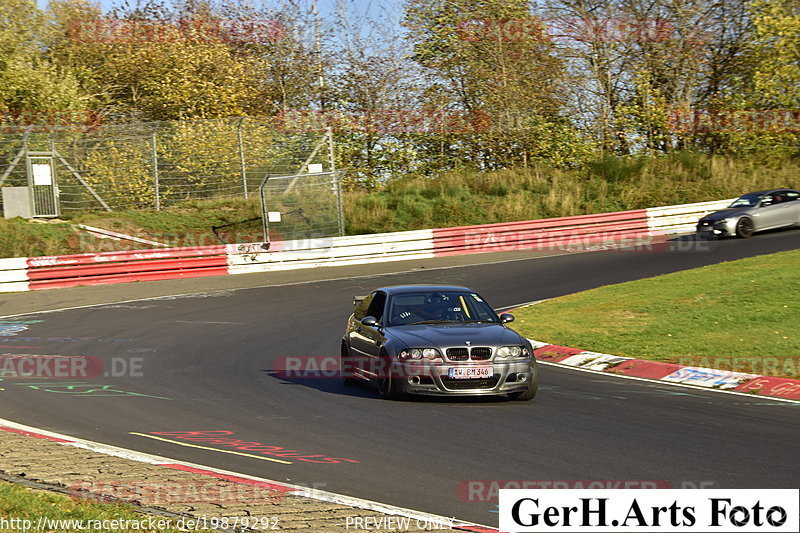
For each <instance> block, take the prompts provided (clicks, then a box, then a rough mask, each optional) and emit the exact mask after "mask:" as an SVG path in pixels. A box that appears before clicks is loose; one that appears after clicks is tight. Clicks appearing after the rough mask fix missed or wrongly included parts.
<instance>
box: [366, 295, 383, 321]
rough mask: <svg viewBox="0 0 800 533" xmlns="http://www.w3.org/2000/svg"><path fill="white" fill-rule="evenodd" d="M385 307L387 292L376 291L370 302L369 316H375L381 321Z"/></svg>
mask: <svg viewBox="0 0 800 533" xmlns="http://www.w3.org/2000/svg"><path fill="white" fill-rule="evenodd" d="M384 307H386V294H384V293H382V292H376V293H375V294H374V297H373V298H372V301H371V302H370V304H369V307H368V308H367V316H374V317H375V318H377V319H378V321H379V322H380V320H381V319H382V318H383V308H384Z"/></svg>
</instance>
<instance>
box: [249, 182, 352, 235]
mask: <svg viewBox="0 0 800 533" xmlns="http://www.w3.org/2000/svg"><path fill="white" fill-rule="evenodd" d="M259 193H260V196H261V216H262V221H263V230H264V240H265V241H267V242H271V241H288V240H295V241H300V240H313V239H320V238H324V237H332V236H334V235H344V218H343V216H342V186H341V176H340V175H339V173H337V172H323V173H319V174H307V175H294V176H274V177H268V178H266V179H265V180H264V181H263V183H262V184H261V186H260V187H259Z"/></svg>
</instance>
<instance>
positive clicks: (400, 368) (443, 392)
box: [393, 359, 538, 396]
mask: <svg viewBox="0 0 800 533" xmlns="http://www.w3.org/2000/svg"><path fill="white" fill-rule="evenodd" d="M488 366H491V367H492V375H491V377H488V378H479V379H455V378H450V377H448V376H449V373H450V369H451V368H468V367H488ZM537 372H538V370H537V367H536V361H535V360H534V359H515V360H513V361H486V362H477V361H474V362H470V363H459V364H453V363H450V362H446V363H440V364H427V365H416V364H414V363H398V364H397V366H396V367H395V369H394V372H393V375H394V379H395V382H396V383H397V384H398V385H400V386H401V387H402V389H403V392H405V393H407V394H422V395H430V396H492V395H497V394H508V393H513V392H521V391H525V390H527V389H528V387H530V385H531V382H532V381H534V380H538V374H537Z"/></svg>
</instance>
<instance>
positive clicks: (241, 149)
mask: <svg viewBox="0 0 800 533" xmlns="http://www.w3.org/2000/svg"><path fill="white" fill-rule="evenodd" d="M243 122H244V117H241V118H239V126H238V128H236V135H237V137H238V139H239V164H240V165H241V167H242V190H243V191H244V199H245V200H247V169H246V167H245V164H244V146H243V143H242V123H243Z"/></svg>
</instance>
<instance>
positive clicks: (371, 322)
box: [361, 316, 378, 328]
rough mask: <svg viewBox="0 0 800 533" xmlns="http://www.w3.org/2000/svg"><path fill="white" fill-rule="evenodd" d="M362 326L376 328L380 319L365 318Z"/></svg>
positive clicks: (362, 320)
mask: <svg viewBox="0 0 800 533" xmlns="http://www.w3.org/2000/svg"><path fill="white" fill-rule="evenodd" d="M361 325H362V326H367V327H369V328H374V327H375V326H377V325H378V319H377V318H375V317H374V316H365V317H364V318H362V319H361Z"/></svg>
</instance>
